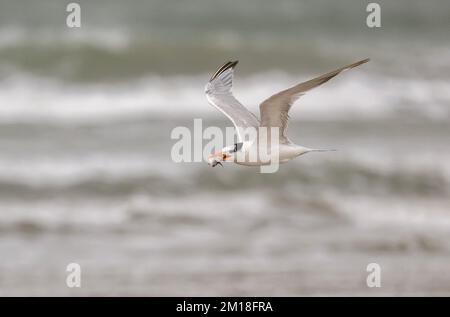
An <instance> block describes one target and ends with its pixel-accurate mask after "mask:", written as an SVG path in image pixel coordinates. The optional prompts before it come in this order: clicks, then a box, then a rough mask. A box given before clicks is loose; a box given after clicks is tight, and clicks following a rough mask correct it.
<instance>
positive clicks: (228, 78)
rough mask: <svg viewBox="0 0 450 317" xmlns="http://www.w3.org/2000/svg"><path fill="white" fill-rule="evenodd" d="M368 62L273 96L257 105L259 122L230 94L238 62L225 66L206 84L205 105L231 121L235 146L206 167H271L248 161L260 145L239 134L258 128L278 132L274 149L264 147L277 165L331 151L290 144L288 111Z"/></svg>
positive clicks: (340, 69) (222, 152)
mask: <svg viewBox="0 0 450 317" xmlns="http://www.w3.org/2000/svg"><path fill="white" fill-rule="evenodd" d="M368 61H369V59H368V58H367V59H364V60H361V61H359V62H356V63H353V64H350V65H347V66H344V67H341V68H338V69H336V70H334V71H332V72H329V73H327V74H324V75H322V76H319V77H316V78H314V79H311V80H308V81H305V82H303V83H300V84H298V85H295V86H293V87H291V88H288V89H286V90H283V91H281V92H279V93H276V94H275V95H273V96H271V97H269V98H268V99H266V100H264V101H263V102H262V103H261V104H260V105H259V110H260V114H261V118H260V120H258V118H257V117H256V116H255V115H254V114H253V113H251V112H250V111H249V110H248V109H247V108H246V107H244V106H243V105H242V104H241V103H240V102H239V101H238V100H237V99H236V98H235V97H234V96H233V93H232V92H231V88H232V84H233V72H234V68H235V66H236V65H237V63H238V61H234V62H227V63H225V64H224V65H222V66H221V67H219V69H217V71H216V72H215V73H214V75H213V76H212V77H211V79H210V80H209V82H208V83H207V84H206V87H205V94H206V99H208V102H209V103H210V104H212V105H213V106H214V107H216V108H217V109H219V110H220V111H221V112H222V113H223V114H224V115H225V116H227V117H228V119H230V120H231V122H232V123H233V125H234V126H235V128H236V131H237V137H238V143H236V144H234V145H232V146H228V147H225V148H223V149H222V150H221V151H219V152H217V153H214V154H212V155H210V156H209V158H208V164H209V165H211V166H212V167H214V166H216V165H221V166H222V163H221V162H235V163H237V164H241V165H249V166H261V165H267V164H270V161H267V160H262V159H261V158H259V157H258V158H257V159H251V160H250V159H249V155H248V153H249V152H250V151H251V150H252V149H253V150H254V147H258V146H259V144H260V143H259V142H255V140H253V141H252V140H250V141H247V140H244V138H243V136H242V135H241V133H240V131H242V129H247V128H255V129H259V128H261V127H265V128H277V129H278V132H279V133H278V135H279V139H278V140H277V141H278V142H276V143H277V144H276V146H271V144H270V142H266V146H267V147H271V151H278V160H279V162H280V163H285V162H287V161H290V160H292V159H294V158H296V157H297V156H300V155H302V154H305V153H308V152H321V151H333V150H324V149H310V148H307V147H304V146H300V145H296V144H294V143H292V142H291V141H290V140H289V139H288V137H287V135H286V132H287V126H288V120H289V115H288V112H289V109H290V108H291V106H292V105H293V104H294V102H295V101H296V100H297V98H299V97H300V96H301V95H303V94H304V93H305V92H307V91H308V90H311V89H313V88H315V87H317V86H320V85H322V84H323V83H325V82H327V81H329V80H330V79H331V78H333V77H334V76H336V75H338V74H339V73H341V72H343V71H345V70H348V69H351V68H353V67H356V66H359V65H361V64H364V63H366V62H368ZM257 131H258V130H257ZM238 152H241V153H240V154H241V156H240V157H241V158H242V157H243V158H244V159H240V160H238V159H237V158H238V155H237V154H238ZM242 152H243V153H242ZM258 153H259V152H258Z"/></svg>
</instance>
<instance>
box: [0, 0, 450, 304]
mask: <svg viewBox="0 0 450 317" xmlns="http://www.w3.org/2000/svg"><path fill="white" fill-rule="evenodd" d="M67 3H68V2H67ZM67 3H65V2H60V1H56V0H55V1H52V0H43V1H39V2H37V1H36V2H30V1H12V0H6V1H5V0H1V1H0V257H1V261H0V295H185V296H189V295H287V296H291V295H430V294H438V295H448V294H450V278H448V277H447V276H448V275H446V274H445V271H446V270H447V269H448V267H449V264H450V253H449V252H450V243H449V241H450V240H449V238H450V145H449V144H450V143H449V142H448V136H449V135H450V125H449V124H448V120H449V115H450V83H449V79H450V43H449V41H448V29H449V27H450V3H449V2H448V1H443V0H442V1H438V0H436V1H428V2H426V3H425V2H422V1H396V2H395V3H392V2H388V1H379V3H380V4H381V7H382V27H381V28H380V29H369V28H367V27H366V25H365V18H366V14H367V13H366V11H365V8H366V4H367V3H368V2H364V1H363V2H360V3H357V2H354V1H340V2H339V3H338V2H333V1H323V0H321V1H314V2H307V1H294V0H283V1H277V2H274V1H246V2H245V3H244V2H243V1H231V2H224V1H206V0H195V1H183V2H175V1H133V2H131V3H125V2H123V1H108V2H106V1H92V0H90V1H79V3H80V4H81V8H82V27H81V28H80V29H68V28H67V27H65V17H66V12H65V6H66V4H67ZM365 57H370V58H371V59H372V60H371V62H370V63H369V64H367V65H364V66H362V67H360V68H358V69H355V70H352V71H349V72H346V73H344V74H342V75H340V76H339V77H337V78H335V79H333V80H332V81H331V82H329V83H327V84H326V85H324V86H322V87H320V88H318V89H317V90H314V91H312V92H311V93H308V95H306V96H303V97H302V98H301V99H300V100H299V101H298V102H297V104H296V105H295V106H294V107H293V109H292V113H291V118H292V122H291V124H290V127H289V135H290V138H291V139H292V140H293V141H294V142H296V143H298V144H302V145H305V146H315V147H333V148H337V149H338V150H339V151H338V152H336V153H333V154H329V153H328V154H325V153H314V154H308V155H306V156H303V157H301V158H299V159H297V160H295V161H292V162H290V163H288V164H286V165H282V166H281V168H280V171H279V172H278V173H276V174H260V173H259V170H258V169H253V168H247V167H241V166H237V165H236V166H234V165H226V166H225V167H224V168H223V169H221V168H215V169H211V168H209V167H208V166H207V165H206V163H182V164H176V163H174V162H173V161H172V160H171V157H170V150H171V147H172V145H173V144H174V143H175V140H172V139H171V138H170V132H171V131H172V129H173V128H175V127H177V126H187V127H192V125H193V119H194V118H203V119H204V121H203V126H204V127H207V126H220V127H224V128H225V127H226V126H229V125H230V123H229V122H228V121H226V119H225V118H224V117H223V116H222V115H221V114H220V113H219V112H217V111H216V110H215V109H213V108H212V107H210V106H209V105H208V104H207V102H206V100H205V97H204V94H203V87H204V84H205V83H206V81H207V80H208V79H209V76H210V74H211V73H212V72H213V71H214V70H215V68H216V67H217V66H219V65H220V64H221V63H223V62H224V61H225V60H228V59H239V60H240V62H241V63H240V64H239V65H238V67H237V69H236V76H235V87H234V92H235V94H236V96H237V97H238V99H239V100H241V101H242V102H243V103H244V104H245V105H247V106H248V107H249V109H250V110H252V111H253V112H254V113H256V114H258V104H259V102H260V101H262V100H263V99H265V98H266V97H268V96H270V95H271V94H272V93H275V92H277V91H279V90H281V89H283V88H286V87H288V86H289V85H293V84H295V83H298V82H300V81H302V80H306V79H309V78H311V77H312V76H315V75H319V74H322V73H324V72H327V71H330V70H332V69H334V68H337V67H339V66H342V65H344V64H346V63H350V62H353V61H356V60H358V59H362V58H365ZM71 262H77V263H80V264H81V266H82V272H83V275H82V288H81V289H69V288H67V287H66V285H65V276H66V272H65V268H66V265H67V264H68V263H71ZM371 262H376V263H379V264H380V265H381V267H382V274H383V275H382V287H381V288H380V289H369V288H367V286H366V282H365V281H366V276H367V272H366V265H367V264H368V263H371Z"/></svg>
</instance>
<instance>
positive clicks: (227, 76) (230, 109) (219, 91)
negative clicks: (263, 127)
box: [205, 61, 259, 142]
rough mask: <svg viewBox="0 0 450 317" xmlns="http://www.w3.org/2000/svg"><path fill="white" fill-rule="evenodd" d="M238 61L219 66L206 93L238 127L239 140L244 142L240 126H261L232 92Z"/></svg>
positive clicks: (210, 101)
mask: <svg viewBox="0 0 450 317" xmlns="http://www.w3.org/2000/svg"><path fill="white" fill-rule="evenodd" d="M237 63H238V61H234V62H227V63H225V64H223V65H222V66H221V67H219V69H217V71H216V72H215V73H214V75H213V76H212V77H211V79H210V80H209V82H208V83H207V84H206V87H205V93H206V99H208V102H209V103H210V104H212V105H213V106H214V107H216V108H217V109H219V110H220V111H221V112H222V113H223V114H224V115H226V116H227V117H228V118H229V119H230V120H231V122H233V125H234V126H235V127H236V131H237V134H238V137H239V141H241V142H242V141H243V140H242V136H241V135H240V131H239V130H240V128H242V129H245V128H248V127H255V128H257V127H258V126H259V120H258V118H256V116H255V115H254V114H253V113H251V112H250V111H248V109H247V108H245V107H244V106H243V105H242V104H241V103H240V102H239V101H238V100H237V99H236V98H235V97H234V96H233V93H232V92H231V88H232V85H233V71H234V67H235V66H236V65H237Z"/></svg>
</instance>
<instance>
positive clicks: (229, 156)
mask: <svg viewBox="0 0 450 317" xmlns="http://www.w3.org/2000/svg"><path fill="white" fill-rule="evenodd" d="M241 147H242V143H236V144H234V145H233V146H227V147H224V148H223V149H222V150H220V151H218V152H216V153H213V154H211V155H210V156H209V157H208V165H210V166H211V167H216V166H217V165H220V166H222V167H223V165H222V162H233V161H234V160H235V157H236V152H237V151H239V150H240V149H241Z"/></svg>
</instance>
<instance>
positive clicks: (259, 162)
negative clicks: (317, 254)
mask: <svg viewBox="0 0 450 317" xmlns="http://www.w3.org/2000/svg"><path fill="white" fill-rule="evenodd" d="M276 150H277V151H278V159H277V160H272V158H271V157H270V155H264V159H261V157H260V156H259V155H257V158H256V159H255V160H251V159H250V156H249V155H248V153H246V155H245V159H244V160H235V161H234V162H235V163H236V164H239V165H245V166H263V165H270V164H273V163H275V161H278V163H286V162H288V161H290V160H292V159H293V158H295V157H296V156H298V155H297V153H295V152H294V151H293V150H292V147H291V146H287V145H280V146H279V148H277V149H276ZM264 153H268V152H267V151H266V152H264Z"/></svg>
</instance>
